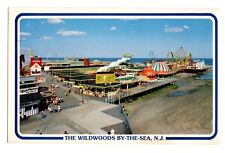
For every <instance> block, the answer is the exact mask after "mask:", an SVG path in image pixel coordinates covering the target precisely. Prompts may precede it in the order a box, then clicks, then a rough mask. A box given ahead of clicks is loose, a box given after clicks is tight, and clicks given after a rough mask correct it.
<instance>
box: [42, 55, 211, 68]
mask: <svg viewBox="0 0 225 153" xmlns="http://www.w3.org/2000/svg"><path fill="white" fill-rule="evenodd" d="M42 59H43V60H64V59H65V58H64V57H58V58H57V57H48V58H47V57H43V58H42ZM89 59H90V61H94V60H98V61H108V62H113V61H116V60H118V59H120V58H89ZM146 60H152V59H151V58H132V59H131V61H130V62H131V63H144V62H145V61H146ZM153 60H155V61H159V60H167V59H166V58H154V59H153ZM193 60H204V61H205V64H206V65H208V66H212V64H213V60H212V58H193Z"/></svg>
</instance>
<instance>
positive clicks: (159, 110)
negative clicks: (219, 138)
mask: <svg viewBox="0 0 225 153" xmlns="http://www.w3.org/2000/svg"><path fill="white" fill-rule="evenodd" d="M175 77H176V78H177V79H178V81H177V83H176V84H174V85H172V86H170V87H166V88H163V89H160V90H158V91H155V92H153V93H151V94H148V95H146V96H143V97H140V98H138V99H137V100H135V101H133V102H130V103H125V108H126V110H127V111H128V114H129V115H128V118H129V123H130V128H131V130H132V133H133V134H210V133H211V132H212V129H213V126H212V123H213V108H212V107H213V100H212V95H213V93H212V92H213V90H212V84H213V83H212V80H200V79H195V78H194V77H193V75H191V74H178V75H176V76H175Z"/></svg>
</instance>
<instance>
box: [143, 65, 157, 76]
mask: <svg viewBox="0 0 225 153" xmlns="http://www.w3.org/2000/svg"><path fill="white" fill-rule="evenodd" d="M141 75H143V76H155V71H153V69H152V67H151V66H150V65H147V67H146V68H145V69H144V70H143V71H142V72H141Z"/></svg>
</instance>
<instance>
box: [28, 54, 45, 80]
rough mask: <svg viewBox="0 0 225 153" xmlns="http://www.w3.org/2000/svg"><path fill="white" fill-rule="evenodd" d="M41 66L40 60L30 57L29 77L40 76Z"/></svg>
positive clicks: (39, 58)
mask: <svg viewBox="0 0 225 153" xmlns="http://www.w3.org/2000/svg"><path fill="white" fill-rule="evenodd" d="M41 65H42V58H41V57H38V58H36V59H35V58H34V57H30V75H32V76H37V75H41Z"/></svg>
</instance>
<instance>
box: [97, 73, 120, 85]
mask: <svg viewBox="0 0 225 153" xmlns="http://www.w3.org/2000/svg"><path fill="white" fill-rule="evenodd" d="M115 81H116V76H115V74H114V73H101V74H98V73H97V74H96V84H101V83H114V82H115Z"/></svg>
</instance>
